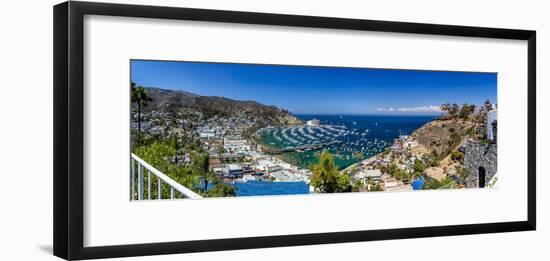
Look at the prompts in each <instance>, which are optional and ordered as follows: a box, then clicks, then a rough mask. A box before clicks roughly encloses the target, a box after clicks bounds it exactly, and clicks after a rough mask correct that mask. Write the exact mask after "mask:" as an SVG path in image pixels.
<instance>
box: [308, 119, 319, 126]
mask: <svg viewBox="0 0 550 261" xmlns="http://www.w3.org/2000/svg"><path fill="white" fill-rule="evenodd" d="M306 123H307V126H319V125H320V124H321V121H320V120H318V119H312V120H309V121H307V122H306Z"/></svg>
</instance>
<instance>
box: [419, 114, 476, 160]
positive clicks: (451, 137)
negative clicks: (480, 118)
mask: <svg viewBox="0 0 550 261" xmlns="http://www.w3.org/2000/svg"><path fill="white" fill-rule="evenodd" d="M474 127H475V124H474V123H472V122H470V121H462V120H456V119H453V120H435V121H432V122H429V123H427V124H426V125H424V126H422V127H421V128H419V129H417V130H416V131H414V132H413V133H412V137H413V138H415V139H416V141H418V143H419V144H420V145H422V146H424V147H425V148H427V149H428V150H429V151H433V150H435V151H436V152H437V153H438V154H441V153H444V154H447V153H448V152H449V151H450V150H452V149H455V148H456V147H457V146H458V145H460V144H461V143H462V142H463V141H464V139H465V138H466V137H467V136H468V135H467V134H468V133H469V132H471V131H472V130H473V129H472V128H474Z"/></svg>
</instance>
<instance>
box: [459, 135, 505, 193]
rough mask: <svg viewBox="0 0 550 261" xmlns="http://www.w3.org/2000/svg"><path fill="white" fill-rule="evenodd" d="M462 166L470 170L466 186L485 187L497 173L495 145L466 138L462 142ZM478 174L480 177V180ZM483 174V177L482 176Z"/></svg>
mask: <svg viewBox="0 0 550 261" xmlns="http://www.w3.org/2000/svg"><path fill="white" fill-rule="evenodd" d="M464 166H465V167H466V168H467V169H468V171H469V172H470V176H469V177H468V178H467V179H466V186H467V187H470V188H477V187H485V186H486V185H487V184H489V181H490V180H491V179H492V178H493V177H494V176H495V174H496V173H497V145H496V144H486V143H481V142H479V141H474V140H468V141H466V143H465V144H464ZM480 176H481V178H482V179H484V180H481V182H480ZM483 176H484V178H483Z"/></svg>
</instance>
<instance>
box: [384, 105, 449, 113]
mask: <svg viewBox="0 0 550 261" xmlns="http://www.w3.org/2000/svg"><path fill="white" fill-rule="evenodd" d="M377 111H380V112H394V111H398V112H441V106H438V105H428V106H419V107H401V108H393V107H389V108H378V109H377Z"/></svg>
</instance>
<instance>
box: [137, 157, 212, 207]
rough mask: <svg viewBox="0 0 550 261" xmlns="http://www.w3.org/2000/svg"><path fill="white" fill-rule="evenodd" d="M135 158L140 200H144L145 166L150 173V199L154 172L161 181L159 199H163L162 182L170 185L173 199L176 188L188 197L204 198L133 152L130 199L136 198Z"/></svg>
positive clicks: (159, 183)
mask: <svg viewBox="0 0 550 261" xmlns="http://www.w3.org/2000/svg"><path fill="white" fill-rule="evenodd" d="M134 160H135V161H136V162H137V163H138V164H137V165H138V199H139V200H142V199H143V196H144V195H143V194H144V193H143V186H144V184H143V167H145V169H147V170H148V175H149V178H148V192H149V193H148V199H151V192H152V190H151V176H150V175H151V173H153V175H155V176H157V178H159V182H158V199H162V182H164V183H166V184H167V185H168V186H170V195H171V198H172V199H173V198H174V197H175V193H174V190H176V191H178V192H180V193H181V194H182V195H184V196H185V197H187V198H191V199H198V198H202V196H201V195H199V194H197V193H195V192H194V191H192V190H190V189H188V188H186V187H184V186H183V185H181V184H180V183H178V182H177V181H175V180H173V179H171V178H170V177H168V176H167V175H166V174H164V173H162V172H161V171H160V170H158V169H156V168H155V167H153V166H151V165H149V163H147V162H145V161H144V160H143V159H141V158H140V157H138V156H137V155H135V154H133V153H132V154H131V161H132V162H131V163H132V170H131V186H132V189H131V192H130V193H131V195H130V199H133V198H134V193H135V192H134V180H135V175H134V174H135V170H134Z"/></svg>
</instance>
